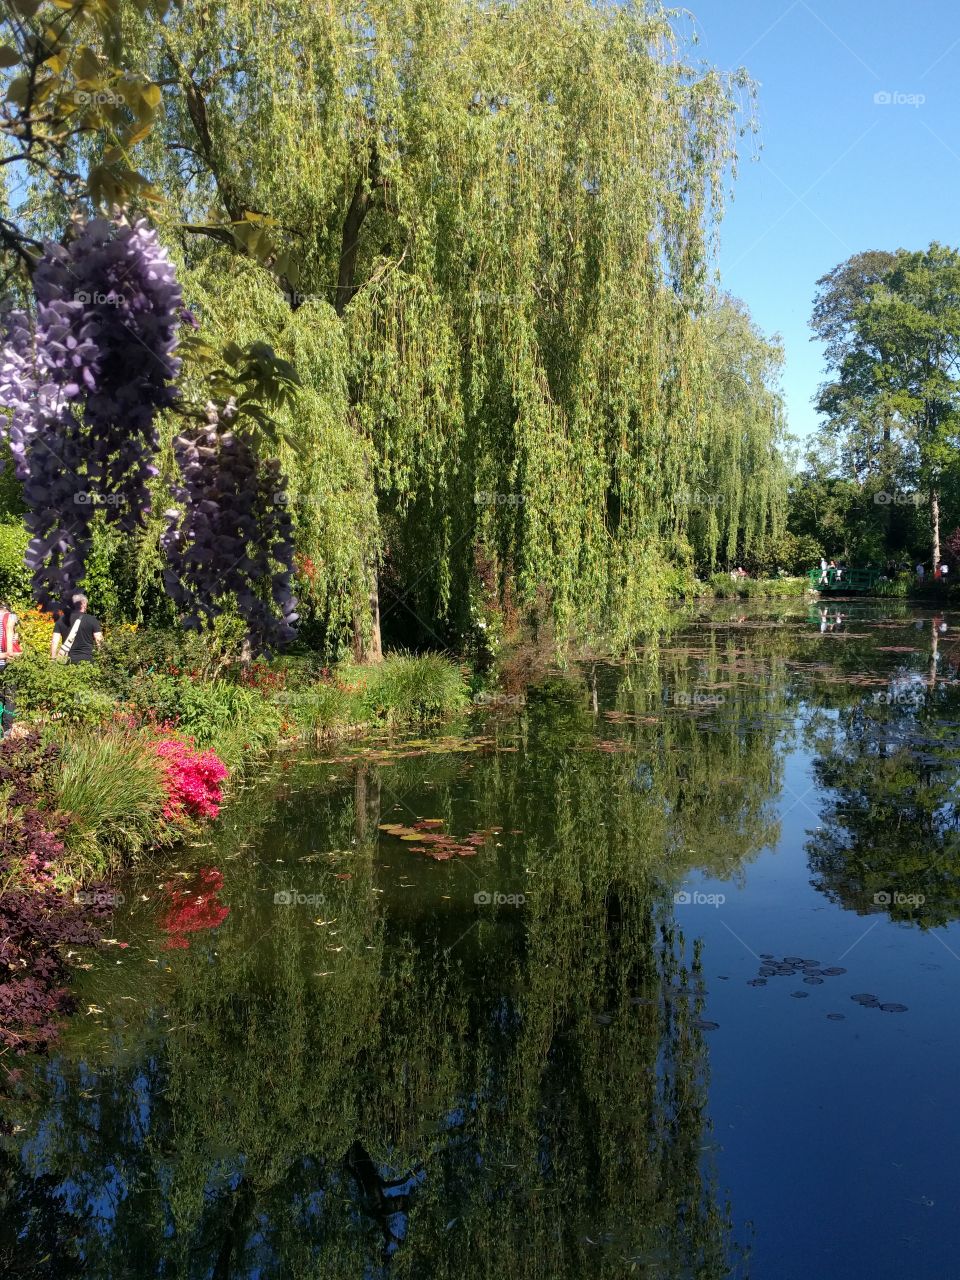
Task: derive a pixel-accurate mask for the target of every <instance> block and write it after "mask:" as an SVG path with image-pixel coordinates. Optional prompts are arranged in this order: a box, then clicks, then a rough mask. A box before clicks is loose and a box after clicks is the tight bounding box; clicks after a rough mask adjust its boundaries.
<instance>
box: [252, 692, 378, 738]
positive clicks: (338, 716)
mask: <svg viewBox="0 0 960 1280" xmlns="http://www.w3.org/2000/svg"><path fill="white" fill-rule="evenodd" d="M274 705H275V706H276V707H277V708H278V709H279V711H280V713H281V715H282V717H283V719H284V720H285V721H286V722H288V723H289V724H293V725H295V726H296V727H297V729H298V731H299V732H300V733H301V734H302V735H303V736H304V737H322V736H323V734H325V733H329V732H331V731H332V730H334V729H338V728H341V729H343V728H347V727H349V726H351V725H355V724H357V723H358V722H359V721H361V720H362V719H364V718H365V716H364V710H363V707H362V705H361V699H360V698H359V697H358V696H357V695H356V694H351V693H349V692H347V690H345V689H341V688H340V687H339V685H336V684H327V683H318V684H315V685H312V686H311V687H309V688H306V689H294V690H283V691H281V692H280V693H278V694H277V695H276V696H275V700H274Z"/></svg>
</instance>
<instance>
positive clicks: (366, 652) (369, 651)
mask: <svg viewBox="0 0 960 1280" xmlns="http://www.w3.org/2000/svg"><path fill="white" fill-rule="evenodd" d="M353 657H354V661H356V662H362V663H365V664H366V663H372V662H382V661H383V645H382V643H381V640H380V584H379V579H378V576H377V571H376V569H375V568H372V569H371V570H370V634H369V635H366V634H365V628H364V625H363V617H362V614H361V612H360V610H357V612H356V613H355V614H354V617H353Z"/></svg>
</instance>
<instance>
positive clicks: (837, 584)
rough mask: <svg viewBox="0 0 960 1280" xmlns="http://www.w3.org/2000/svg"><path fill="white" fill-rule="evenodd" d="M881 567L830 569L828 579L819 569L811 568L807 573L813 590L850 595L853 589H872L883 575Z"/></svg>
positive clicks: (827, 574)
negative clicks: (840, 570) (839, 571)
mask: <svg viewBox="0 0 960 1280" xmlns="http://www.w3.org/2000/svg"><path fill="white" fill-rule="evenodd" d="M882 576H883V575H882V573H881V571H880V570H879V569H844V570H843V572H842V573H837V572H836V570H834V569H828V570H827V572H826V579H825V580H823V581H822V579H823V577H824V575H823V574H822V572H821V570H819V569H811V570H810V572H809V573H808V574H807V580H808V581H809V583H810V589H811V590H812V591H820V592H825V591H826V592H831V593H833V592H835V593H836V594H838V595H849V594H850V592H852V591H872V590H873V589H874V588H875V587H876V585H877V583H878V582H879V581H880V579H881V577H882Z"/></svg>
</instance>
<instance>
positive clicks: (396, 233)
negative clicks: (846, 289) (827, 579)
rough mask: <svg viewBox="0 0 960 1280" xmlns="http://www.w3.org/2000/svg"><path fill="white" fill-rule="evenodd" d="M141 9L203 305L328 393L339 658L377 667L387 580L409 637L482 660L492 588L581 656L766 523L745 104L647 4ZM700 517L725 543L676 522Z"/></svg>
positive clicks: (319, 529) (134, 35) (303, 508)
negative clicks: (717, 259) (738, 171)
mask: <svg viewBox="0 0 960 1280" xmlns="http://www.w3.org/2000/svg"><path fill="white" fill-rule="evenodd" d="M141 8H142V6H132V7H131V11H130V15H129V33H128V38H129V39H130V41H131V44H132V45H133V46H139V48H140V49H141V51H142V54H143V57H144V58H146V59H147V62H148V64H149V65H150V71H151V73H152V74H153V75H154V76H155V77H156V79H157V82H158V83H160V84H161V85H163V86H164V92H165V106H164V119H163V122H162V126H160V127H158V128H157V129H155V131H154V133H153V134H152V135H151V137H150V138H149V139H148V140H147V141H146V142H145V143H144V144H143V148H144V149H145V152H146V154H145V156H144V162H143V165H142V167H143V168H144V171H145V172H146V173H147V174H148V175H149V176H151V177H152V178H153V180H154V182H155V184H156V187H157V189H158V190H159V191H162V192H163V194H164V197H165V202H164V203H163V204H162V205H160V206H159V207H158V212H157V216H158V217H159V218H160V220H161V223H162V224H163V227H164V232H165V234H166V235H167V236H168V237H169V238H170V239H171V240H175V241H176V242H177V243H178V245H179V249H180V252H181V253H182V255H183V258H184V268H185V270H184V276H185V282H186V291H187V294H188V297H189V299H190V301H191V303H193V304H195V306H196V309H197V313H198V315H199V316H200V319H201V321H202V323H203V324H204V325H205V326H210V327H211V328H212V329H213V330H215V331H217V332H218V333H219V334H221V335H222V336H223V337H225V338H229V337H239V336H243V335H246V336H247V337H248V338H249V336H250V335H251V334H254V333H255V334H258V335H259V336H261V337H263V338H264V339H265V340H266V341H269V342H271V343H273V344H274V345H275V346H276V347H277V349H278V350H280V351H283V353H284V354H285V355H293V356H294V357H296V358H297V359H298V361H299V367H300V372H301V376H303V378H304V382H305V392H304V395H303V396H302V397H301V398H300V401H299V403H298V405H297V406H296V407H294V408H291V409H289V410H287V411H285V413H284V415H283V416H284V417H285V421H284V424H283V425H284V427H285V430H286V434H287V437H288V439H289V440H290V442H291V450H290V454H289V456H287V458H286V459H285V461H286V464H287V469H288V470H289V471H291V472H292V476H293V492H294V501H295V503H296V507H297V514H298V523H299V535H300V547H301V551H302V554H303V556H304V562H305V564H307V565H308V566H309V572H308V573H307V574H306V583H305V586H306V588H307V591H308V594H312V596H313V605H314V609H315V611H316V612H317V613H318V614H319V615H320V616H321V617H322V618H323V619H324V620H325V622H326V624H327V626H328V627H329V629H330V631H331V634H336V633H338V631H339V632H343V633H345V632H348V631H350V630H351V629H352V630H353V631H355V632H356V635H357V637H358V640H359V641H360V642H361V644H362V645H363V646H364V647H365V648H366V650H367V652H368V654H372V655H374V656H375V655H376V653H377V651H378V649H379V634H378V632H379V623H378V575H382V576H383V577H384V578H385V579H386V580H387V581H388V582H389V583H390V585H391V594H390V596H389V598H388V599H385V602H384V609H385V611H387V610H399V609H401V608H402V609H404V610H410V611H412V612H414V613H415V614H416V615H417V616H418V617H419V618H420V619H421V620H422V622H423V625H424V627H425V628H426V629H427V631H428V632H431V633H432V634H434V635H436V634H438V633H440V634H442V635H443V636H448V635H451V634H453V635H455V634H457V633H458V632H462V630H463V628H465V626H466V625H467V623H468V619H469V613H470V604H471V599H472V598H473V596H474V595H475V593H476V590H477V566H478V563H480V562H482V563H483V564H484V565H485V566H487V567H488V569H489V573H488V578H489V580H490V581H492V582H493V583H494V584H495V586H497V587H499V589H500V591H501V592H503V591H506V590H509V591H510V593H511V595H512V598H514V599H515V600H516V601H517V602H518V603H519V604H520V606H521V607H524V608H526V609H529V610H534V609H536V610H537V611H539V613H540V615H541V616H551V617H552V619H553V621H554V622H555V623H556V624H557V627H558V630H559V632H560V633H561V634H564V633H569V632H570V631H571V630H572V629H574V628H575V627H580V626H585V625H588V624H590V623H596V621H597V619H598V618H599V617H602V616H608V617H615V618H616V619H617V627H618V629H619V630H620V631H621V632H623V633H624V634H626V633H628V632H630V631H631V630H632V629H633V628H634V626H635V623H636V622H637V620H638V618H639V616H640V615H641V613H642V612H643V609H644V606H645V603H646V602H648V601H649V599H650V598H656V597H658V596H662V594H663V592H664V590H665V584H666V582H667V580H668V578H669V572H668V571H669V568H670V566H671V565H673V564H675V563H677V562H681V561H687V562H689V559H690V555H691V546H692V545H697V546H699V545H703V546H706V547H707V548H708V551H707V555H708V558H709V556H711V555H713V554H714V552H713V548H714V547H715V546H719V545H720V544H721V542H725V544H726V545H728V546H729V545H731V540H732V539H733V538H734V534H733V532H732V530H733V528H734V526H736V529H737V534H736V537H737V538H740V537H742V536H746V538H747V539H749V538H751V537H753V536H754V532H755V531H756V530H757V529H760V528H761V527H762V526H763V525H764V524H765V523H766V522H768V521H769V520H770V518H771V514H770V513H771V510H773V509H774V508H775V506H776V501H777V494H776V467H775V458H774V453H773V450H772V441H773V438H774V436H775V425H776V424H775V422H774V421H773V419H772V418H771V416H770V415H769V414H767V413H766V412H765V410H764V408H763V407H760V408H758V407H756V406H755V405H754V404H753V403H752V398H757V399H759V400H760V401H765V397H766V390H765V388H764V387H763V385H762V379H761V380H759V381H758V382H754V381H753V380H752V378H751V377H750V374H749V370H748V369H747V368H746V365H748V364H749V360H750V356H749V354H747V355H746V356H744V355H743V354H742V353H741V352H740V351H739V350H738V348H737V337H738V332H737V326H736V325H733V326H732V329H731V331H729V332H728V331H726V330H724V326H723V325H718V324H717V323H716V318H715V316H714V315H713V314H712V310H711V306H710V304H709V300H707V302H706V303H705V284H706V281H707V280H708V276H709V240H710V235H711V229H712V228H714V227H715V226H716V224H717V221H718V219H719V216H720V214H721V204H722V185H723V182H724V180H725V174H727V173H728V172H729V171H730V170H731V168H732V166H733V165H734V163H735V158H736V157H735V146H736V138H737V135H738V132H742V130H743V128H744V123H743V121H744V115H743V111H742V107H743V100H744V99H749V85H748V82H747V81H746V78H745V76H743V75H742V74H738V75H736V76H733V77H730V76H726V75H723V74H721V73H719V72H717V71H715V70H711V69H709V68H703V67H695V66H694V65H692V64H691V62H690V60H689V58H688V56H687V51H686V49H685V47H684V42H683V40H682V39H681V38H680V37H679V36H678V34H677V32H676V31H675V30H674V29H673V27H672V26H671V24H670V21H669V20H668V18H667V16H666V14H665V13H664V12H663V11H661V10H660V9H659V8H648V7H645V6H642V5H624V6H618V5H613V4H606V3H604V4H594V3H589V2H588V0H520V2H519V3H509V4H507V3H500V4H490V5H480V4H478V3H476V2H475V0H473V2H466V3H465V2H464V0H428V2H427V3H419V2H418V3H416V4H413V3H404V2H403V0H373V2H371V3H365V4H363V5H358V4H353V3H349V2H348V0H341V2H340V3H333V4H330V5H327V6H315V7H314V6H303V5H301V4H299V3H295V2H294V0H279V2H278V0H269V3H268V2H267V0H230V3H229V4H224V3H208V2H201V0H185V3H183V4H182V5H181V6H180V7H178V9H177V11H176V14H175V16H173V15H167V16H166V17H165V18H163V19H162V20H161V19H156V18H151V17H150V16H147V17H146V18H144V17H143V16H142V15H141V13H140V9H141ZM739 336H740V337H748V336H751V331H750V330H749V325H748V324H747V323H746V321H745V320H744V323H743V324H742V325H741V326H740V329H739ZM729 362H732V363H733V366H734V368H733V369H728V363H729ZM728 375H729V377H728ZM738 376H740V383H739V384H738V389H737V390H736V391H735V392H733V393H728V388H727V381H734V380H735V379H736V378H737V377H738ZM718 388H719V389H720V394H719V395H718V394H717V390H718ZM731 394H732V395H734V396H736V395H740V396H742V397H743V399H744V404H743V406H742V412H740V411H738V412H736V413H732V414H731V413H730V412H729V408H730V399H731ZM764 430H766V431H767V432H768V436H767V438H766V440H764V439H763V438H762V432H763V431H764ZM698 485H705V486H709V485H716V486H719V487H721V488H722V490H723V494H724V500H725V503H726V506H725V508H724V515H723V519H722V521H721V527H719V528H718V529H716V530H713V529H712V528H708V529H706V530H705V531H704V530H699V529H697V528H696V527H695V526H696V519H697V517H696V516H694V515H691V513H690V512H689V511H686V512H680V513H679V514H678V509H677V508H678V504H677V501H676V497H677V495H678V494H679V493H680V492H682V491H687V490H689V489H690V488H691V487H696V486H698ZM744 531H745V534H744ZM368 601H369V602H370V603H371V604H372V608H368Z"/></svg>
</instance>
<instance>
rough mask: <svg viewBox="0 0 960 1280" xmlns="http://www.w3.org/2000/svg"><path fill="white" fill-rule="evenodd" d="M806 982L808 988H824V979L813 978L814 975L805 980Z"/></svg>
mask: <svg viewBox="0 0 960 1280" xmlns="http://www.w3.org/2000/svg"><path fill="white" fill-rule="evenodd" d="M804 982H805V983H806V984H807V986H808V987H822V986H823V979H822V978H817V977H815V976H813V975H812V974H811V975H808V976H807V977H806V978H804Z"/></svg>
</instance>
